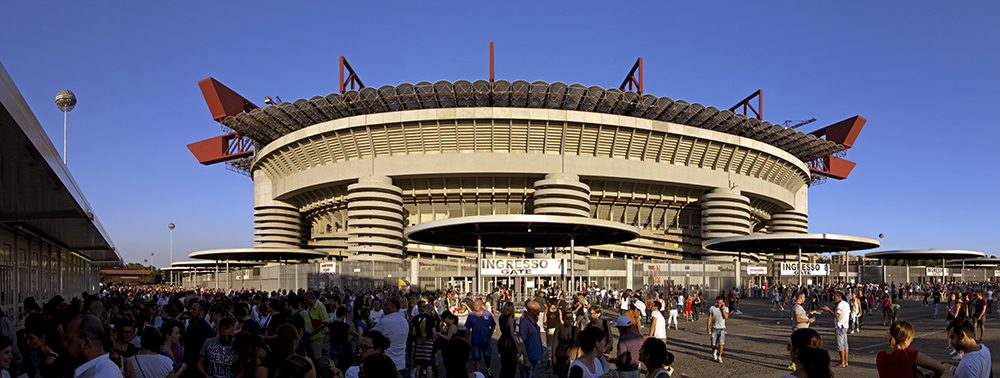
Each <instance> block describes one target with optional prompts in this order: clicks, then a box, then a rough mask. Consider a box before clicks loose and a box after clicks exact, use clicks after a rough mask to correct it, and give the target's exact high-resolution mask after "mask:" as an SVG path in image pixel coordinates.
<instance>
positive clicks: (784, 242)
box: [702, 234, 879, 254]
mask: <svg viewBox="0 0 1000 378" xmlns="http://www.w3.org/2000/svg"><path fill="white" fill-rule="evenodd" d="M702 246H703V247H704V248H705V249H707V250H709V252H716V251H721V252H765V253H775V254H794V253H799V252H802V253H830V252H844V251H860V250H865V249H872V248H877V247H878V246H879V241H878V240H874V239H869V238H863V237H859V236H848V235H837V234H759V235H747V236H731V237H726V238H717V239H712V240H708V241H705V242H703V243H702Z"/></svg>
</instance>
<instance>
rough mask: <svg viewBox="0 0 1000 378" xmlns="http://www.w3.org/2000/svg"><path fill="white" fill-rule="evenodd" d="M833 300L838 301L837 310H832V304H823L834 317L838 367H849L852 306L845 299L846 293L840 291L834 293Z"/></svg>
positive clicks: (824, 308)
mask: <svg viewBox="0 0 1000 378" xmlns="http://www.w3.org/2000/svg"><path fill="white" fill-rule="evenodd" d="M833 300H834V302H836V303H837V306H836V310H831V309H830V306H823V308H822V310H823V311H826V312H827V313H829V314H830V315H831V316H833V318H834V322H833V325H834V332H833V333H834V337H835V339H836V340H837V352H839V353H840V364H839V365H837V367H838V368H845V367H847V355H848V350H849V349H848V345H847V325H848V323H849V317H850V315H851V308H850V306H848V304H847V301H845V300H844V294H842V293H840V292H839V291H838V292H836V293H834V294H833Z"/></svg>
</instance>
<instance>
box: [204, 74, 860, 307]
mask: <svg viewBox="0 0 1000 378" xmlns="http://www.w3.org/2000/svg"><path fill="white" fill-rule="evenodd" d="M345 69H346V72H347V73H348V75H347V80H346V81H345V80H344V79H343V75H344V72H345ZM637 69H638V73H639V76H638V78H636V76H635V74H636V72H637ZM341 73H342V79H341V91H340V93H332V94H329V95H325V96H322V95H317V96H314V97H311V98H309V99H299V100H296V101H292V102H280V100H279V101H273V100H271V99H270V98H268V99H267V100H266V101H265V102H266V103H268V105H265V106H263V107H257V106H256V105H254V104H253V103H252V102H250V101H249V100H247V99H246V98H244V97H243V96H241V95H239V94H237V93H236V92H235V91H233V90H231V89H229V88H228V87H226V86H225V85H223V84H222V83H220V82H219V81H217V80H215V79H214V78H208V79H205V80H202V81H201V82H200V83H199V85H200V86H201V89H202V92H203V94H204V96H205V99H206V102H207V104H208V107H209V109H210V110H211V112H212V117H213V119H214V120H216V121H218V122H219V123H221V124H222V125H223V128H224V130H227V131H231V132H230V133H229V134H227V135H223V136H219V137H217V138H212V139H208V140H205V141H201V142H196V143H193V144H191V145H189V149H191V151H192V153H194V154H195V156H196V157H197V158H198V159H199V161H201V162H202V163H203V164H212V163H218V162H223V161H225V162H226V164H227V166H229V167H230V168H231V169H233V170H237V171H240V172H242V173H244V174H247V175H249V176H250V177H251V178H252V179H253V191H254V223H255V226H254V227H255V230H256V231H255V238H254V241H255V245H254V248H253V250H254V251H256V252H262V251H264V250H273V251H276V252H277V251H289V252H290V253H291V252H293V251H306V250H308V251H313V252H323V253H326V254H327V257H326V258H320V259H313V260H312V261H313V262H319V261H337V262H339V263H340V264H341V266H344V268H342V269H337V271H338V272H340V271H345V272H350V271H352V270H353V271H355V272H357V271H358V269H349V268H347V267H346V266H347V265H345V264H360V263H363V262H377V263H379V266H391V265H398V266H401V268H398V269H402V270H404V271H407V272H408V273H407V272H400V273H398V274H405V276H406V277H409V278H410V279H411V280H417V279H419V280H426V279H427V277H431V279H432V283H430V285H431V286H436V287H439V288H440V287H441V286H443V285H444V282H443V281H442V280H441V278H445V279H447V277H456V276H465V275H467V273H468V271H470V270H474V267H473V269H469V268H470V262H469V261H470V260H471V259H474V258H475V256H476V250H475V249H474V248H468V247H456V246H447V245H435V244H426V243H420V242H417V241H414V240H409V239H408V238H407V237H405V236H404V229H407V228H408V227H413V226H416V225H420V224H424V223H427V222H432V221H440V220H444V219H454V218H462V217H473V216H496V215H518V214H548V215H560V216H573V217H586V218H590V219H596V220H604V221H611V222H616V223H620V224H624V225H628V226H632V227H635V228H636V229H637V230H638V237H636V238H634V239H632V240H629V241H626V242H621V243H610V244H599V245H591V246H589V247H577V248H576V250H575V251H574V252H575V254H576V255H577V256H579V257H580V258H581V259H582V261H580V260H577V264H584V265H581V270H582V271H589V272H590V276H595V277H597V276H601V277H605V278H606V277H607V276H615V275H616V274H603V275H602V274H601V273H600V272H601V269H605V270H608V271H610V270H622V271H623V272H624V270H632V269H619V268H620V267H618V265H617V264H620V263H621V262H624V261H626V260H637V261H639V260H649V261H657V260H663V261H675V262H677V263H698V262H702V265H701V267H700V268H697V270H702V271H705V270H706V268H704V262H706V261H720V262H721V261H724V262H728V263H731V262H732V261H733V259H734V257H733V256H734V254H732V253H726V252H721V251H710V250H706V249H705V248H703V247H702V243H703V241H706V240H709V239H714V238H720V237H729V236H740V235H750V234H755V233H806V232H807V231H808V189H809V187H810V185H811V184H812V183H814V182H815V181H816V180H818V179H819V178H825V177H833V178H837V179H842V178H845V177H846V176H847V174H848V173H849V172H850V169H851V168H853V166H854V163H852V162H849V161H847V160H844V159H841V158H839V157H838V155H842V154H843V152H844V151H845V150H847V149H848V148H850V147H851V146H852V145H853V143H854V140H855V139H856V138H857V135H858V133H859V132H860V130H861V128H862V127H863V125H864V123H865V119H864V118H862V117H860V116H855V117H851V118H848V119H846V120H844V121H841V122H838V123H835V124H833V125H830V126H827V127H824V128H821V129H819V130H817V131H815V132H812V133H805V132H803V131H800V130H798V129H796V128H795V127H786V126H782V125H776V124H772V123H770V122H767V121H763V120H761V119H759V118H760V109H761V107H762V105H763V104H762V100H761V99H760V96H761V95H762V94H761V92H760V91H758V92H755V95H752V96H750V97H748V98H747V99H745V100H744V101H742V102H740V103H739V104H737V105H736V106H733V107H732V108H728V109H721V110H720V109H719V108H716V107H714V106H706V105H702V104H699V103H691V102H688V101H685V100H674V99H671V98H669V97H657V96H655V95H652V94H648V93H643V91H642V82H641V77H642V61H641V58H640V60H639V61H637V62H636V66H635V67H633V70H632V72H630V73H629V74H628V76H627V77H626V81H625V82H623V84H622V86H621V87H620V88H603V87H600V86H584V85H582V84H572V85H567V84H564V83H561V82H553V83H548V82H543V81H535V82H527V81H524V80H515V81H506V80H494V79H493V78H492V76H493V75H492V72H491V79H489V80H486V79H483V80H476V81H466V80H458V81H455V82H450V81H443V80H442V81H437V82H434V83H431V82H427V81H422V82H418V83H416V84H409V83H402V84H399V85H395V86H393V85H383V86H381V87H378V88H374V87H366V86H364V85H363V84H361V81H360V80H359V79H358V78H357V75H356V74H355V73H354V70H353V69H352V68H351V67H350V65H349V64H346V60H344V59H343V58H342V59H341ZM348 84H350V85H351V86H352V87H353V86H354V84H358V86H359V87H360V88H358V89H357V90H355V89H348V88H347V85H348ZM626 84H628V85H626ZM632 84H635V87H636V88H634V89H636V90H632V89H633V86H632ZM626 87H628V88H626ZM754 98H756V99H757V101H759V102H758V104H757V105H756V107H754V104H753V101H752V100H753V99H754ZM740 106H743V108H744V112H745V111H746V110H745V109H747V108H749V109H750V110H752V111H753V113H754V115H756V117H754V116H747V115H746V114H740V113H739V112H738V108H739V107H740ZM529 231H530V228H529ZM550 247H557V246H545V245H538V246H535V248H520V247H518V248H502V247H497V248H487V249H486V250H484V253H487V254H492V256H494V257H497V256H499V257H503V258H533V257H535V258H538V257H546V256H551V257H556V255H561V254H562V253H564V252H566V248H550ZM247 250H249V249H247ZM226 251H227V252H226V253H220V254H218V255H216V256H215V258H217V259H234V260H239V259H241V258H240V257H241V256H240V255H239V254H238V253H234V251H238V250H226ZM204 252H207V253H201V254H200V255H199V256H198V257H200V258H212V257H211V256H212V253H211V251H204ZM206 256H207V257H206ZM289 256H291V255H289ZM744 256H745V257H744V258H745V259H746V260H745V261H746V262H749V263H754V262H757V261H758V260H761V259H763V258H764V257H763V256H760V255H757V254H752V253H751V254H745V255H744ZM272 257H274V258H273V260H277V259H281V257H280V254H278V255H275V256H272ZM292 259H294V257H289V258H286V259H285V260H292ZM386 264H389V265H386ZM471 264H472V265H475V262H473V263H471ZM351 266H353V265H351ZM370 266H372V267H375V265H374V263H372V265H370ZM462 268H465V273H462ZM385 269H388V270H385V271H379V269H371V270H372V272H371V273H372V274H378V275H381V277H384V276H385V274H386V272H387V271H392V270H393V269H396V270H398V269H397V268H385ZM687 269H690V268H687ZM365 270H366V271H367V270H369V269H365ZM641 270H644V271H645V270H647V269H641ZM711 270H714V268H711ZM375 271H379V272H375ZM595 271H597V273H595ZM417 272H419V274H416V273H417ZM438 273H439V274H438ZM378 275H377V276H376V277H379V276H378ZM707 275H708V274H702V275H701V276H703V277H704V276H707ZM730 275H731V273H729V274H727V275H726V276H727V277H728V276H730ZM418 276H419V277H418ZM435 276H437V277H438V279H434V278H433V277H435ZM390 277H391V276H390ZM621 278H622V279H625V277H621ZM449 282H450V281H449ZM588 282H593V281H588ZM702 282H703V283H706V284H707V283H708V281H707V280H706V281H702ZM425 283H426V281H425ZM450 283H451V282H450ZM719 284H722V282H719Z"/></svg>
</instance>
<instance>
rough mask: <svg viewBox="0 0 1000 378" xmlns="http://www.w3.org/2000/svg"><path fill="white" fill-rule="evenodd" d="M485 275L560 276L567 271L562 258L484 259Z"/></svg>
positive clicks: (483, 270) (482, 272) (483, 268)
mask: <svg viewBox="0 0 1000 378" xmlns="http://www.w3.org/2000/svg"><path fill="white" fill-rule="evenodd" d="M479 272H480V274H482V275H484V276H559V275H562V274H563V272H565V269H564V268H563V260H561V259H483V266H482V268H480V271H479Z"/></svg>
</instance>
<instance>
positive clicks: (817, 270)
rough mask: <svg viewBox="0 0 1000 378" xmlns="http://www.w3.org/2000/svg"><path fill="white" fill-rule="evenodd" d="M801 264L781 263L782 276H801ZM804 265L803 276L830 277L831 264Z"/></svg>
mask: <svg viewBox="0 0 1000 378" xmlns="http://www.w3.org/2000/svg"><path fill="white" fill-rule="evenodd" d="M799 265H800V264H796V263H781V275H782V276H797V275H799V272H798V266H799ZM801 265H802V275H803V276H829V275H830V264H801Z"/></svg>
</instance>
